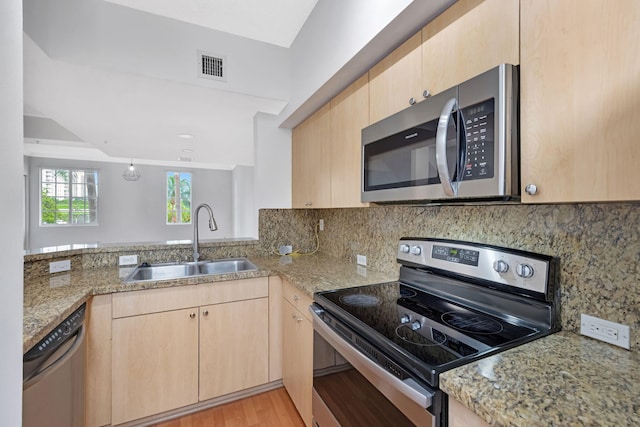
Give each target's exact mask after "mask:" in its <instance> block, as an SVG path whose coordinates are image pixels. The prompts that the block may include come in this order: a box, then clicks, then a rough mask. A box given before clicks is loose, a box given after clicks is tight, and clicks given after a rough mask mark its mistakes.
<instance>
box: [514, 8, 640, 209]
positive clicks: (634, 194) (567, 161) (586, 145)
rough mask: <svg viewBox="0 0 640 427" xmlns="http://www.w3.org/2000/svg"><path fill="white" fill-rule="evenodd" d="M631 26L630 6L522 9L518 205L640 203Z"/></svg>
mask: <svg viewBox="0 0 640 427" xmlns="http://www.w3.org/2000/svg"><path fill="white" fill-rule="evenodd" d="M638 22H640V2H638V1H637V0H619V1H616V2H614V3H611V2H610V1H606V0H584V1H583V0H580V1H578V0H533V1H532V0H522V5H521V27H522V28H521V59H522V67H521V70H520V80H521V104H520V105H521V119H520V120H521V128H520V131H521V158H522V180H521V182H522V188H521V193H522V201H523V202H525V203H549V202H595V201H624V200H638V199H640V186H639V185H638V181H640V168H638V163H639V162H640V146H639V145H638V135H640V120H638V115H639V113H640V89H639V88H640V84H639V82H640V55H638V52H637V49H636V48H635V46H637V44H638V40H640V26H639V25H638ZM528 184H535V185H536V187H537V193H536V194H535V195H528V194H527V193H526V192H525V191H524V188H525V187H526V185H528Z"/></svg>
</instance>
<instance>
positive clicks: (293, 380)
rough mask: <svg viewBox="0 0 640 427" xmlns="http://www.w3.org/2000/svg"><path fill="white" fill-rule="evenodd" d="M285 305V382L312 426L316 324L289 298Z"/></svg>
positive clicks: (305, 420) (300, 410) (306, 421)
mask: <svg viewBox="0 0 640 427" xmlns="http://www.w3.org/2000/svg"><path fill="white" fill-rule="evenodd" d="M282 305H283V308H282V315H283V316H282V382H283V383H284V386H285V388H286V389H287V392H288V393H289V396H291V400H292V401H293V403H294V405H295V406H296V409H297V410H298V412H299V413H300V416H301V417H302V419H303V421H304V422H305V424H306V425H307V427H311V425H312V424H311V418H312V415H311V389H312V388H313V325H312V323H311V322H310V321H309V320H308V319H306V318H305V317H304V316H303V315H302V314H301V313H300V312H299V311H298V310H297V309H296V308H295V307H293V306H292V305H291V304H290V303H289V302H288V301H287V300H286V299H284V300H283V302H282Z"/></svg>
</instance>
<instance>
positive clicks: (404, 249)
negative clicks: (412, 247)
mask: <svg viewBox="0 0 640 427" xmlns="http://www.w3.org/2000/svg"><path fill="white" fill-rule="evenodd" d="M400 252H404V253H405V254H408V253H409V245H404V244H403V245H400Z"/></svg>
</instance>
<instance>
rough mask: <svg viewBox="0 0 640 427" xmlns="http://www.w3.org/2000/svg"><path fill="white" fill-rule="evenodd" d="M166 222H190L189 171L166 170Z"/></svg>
mask: <svg viewBox="0 0 640 427" xmlns="http://www.w3.org/2000/svg"><path fill="white" fill-rule="evenodd" d="M167 224H191V174H190V173H189V172H167Z"/></svg>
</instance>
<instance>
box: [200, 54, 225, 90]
mask: <svg viewBox="0 0 640 427" xmlns="http://www.w3.org/2000/svg"><path fill="white" fill-rule="evenodd" d="M226 62H227V58H226V57H224V56H222V55H216V54H211V53H207V52H203V51H201V50H199V51H198V77H201V78H204V79H212V80H219V81H223V82H226V81H227V65H226Z"/></svg>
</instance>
